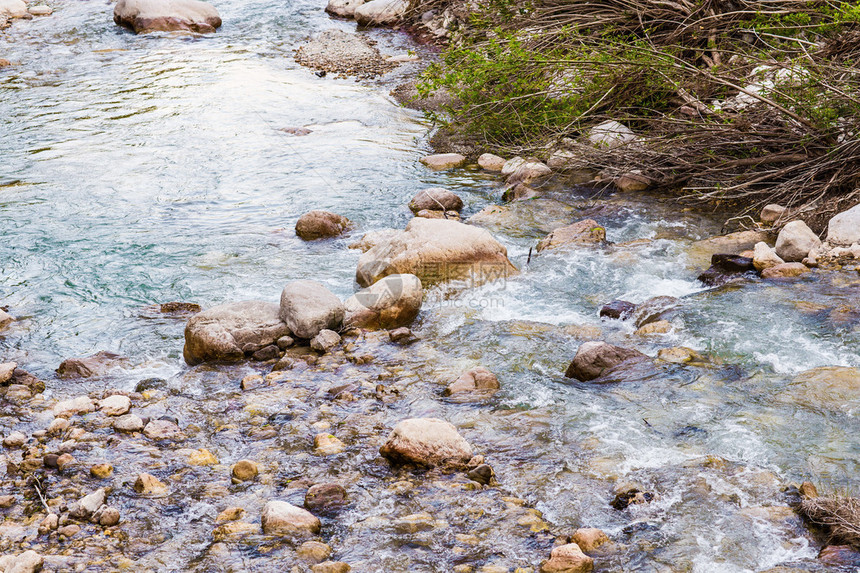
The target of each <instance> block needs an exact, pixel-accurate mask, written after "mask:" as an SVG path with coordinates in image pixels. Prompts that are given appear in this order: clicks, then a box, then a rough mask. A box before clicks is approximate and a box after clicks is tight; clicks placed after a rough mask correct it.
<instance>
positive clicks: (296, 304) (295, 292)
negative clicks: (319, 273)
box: [280, 280, 344, 339]
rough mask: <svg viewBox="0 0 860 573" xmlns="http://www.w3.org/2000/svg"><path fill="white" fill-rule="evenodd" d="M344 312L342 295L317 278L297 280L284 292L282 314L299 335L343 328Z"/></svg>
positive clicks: (311, 334)
mask: <svg viewBox="0 0 860 573" xmlns="http://www.w3.org/2000/svg"><path fill="white" fill-rule="evenodd" d="M343 313H344V311H343V305H342V304H341V302H340V299H339V298H337V297H336V296H335V295H334V294H332V293H331V291H329V290H328V289H327V288H326V287H325V285H323V284H322V283H319V282H317V281H310V280H300V281H294V282H291V283H289V284H288V285H287V286H286V287H284V290H283V292H281V310H280V317H281V319H282V320H283V321H284V322H285V323H286V324H287V326H288V327H289V329H290V330H291V331H292V332H293V333H294V334H295V335H296V336H298V337H299V338H307V339H311V338H313V337H315V336H316V335H317V334H319V333H320V331H321V330H323V329H327V330H334V331H337V330H340V328H341V325H342V323H343Z"/></svg>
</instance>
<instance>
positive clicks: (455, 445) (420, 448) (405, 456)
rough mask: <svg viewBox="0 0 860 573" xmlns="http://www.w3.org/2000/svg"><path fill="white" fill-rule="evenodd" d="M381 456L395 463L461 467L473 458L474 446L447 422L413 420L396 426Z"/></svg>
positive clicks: (426, 419)
mask: <svg viewBox="0 0 860 573" xmlns="http://www.w3.org/2000/svg"><path fill="white" fill-rule="evenodd" d="M379 453H380V454H382V456H383V457H385V458H388V460H389V461H391V462H394V463H414V464H419V465H425V466H437V465H460V464H465V463H467V462H468V461H469V460H470V459H471V458H472V446H470V445H469V442H467V441H466V440H465V439H463V437H462V436H461V435H460V434H459V433H458V432H457V428H455V427H454V426H453V425H452V424H450V423H448V422H446V421H444V420H439V419H437V418H410V419H407V420H403V421H401V422H400V423H398V424H397V425H396V426H395V427H394V430H393V431H392V432H391V434H390V435H389V436H388V440H387V441H386V442H385V444H384V445H383V446H382V447H381V448H380V449H379Z"/></svg>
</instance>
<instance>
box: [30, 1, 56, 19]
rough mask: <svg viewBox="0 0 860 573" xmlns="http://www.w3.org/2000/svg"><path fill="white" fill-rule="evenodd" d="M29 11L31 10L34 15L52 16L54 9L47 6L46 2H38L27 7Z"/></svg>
mask: <svg viewBox="0 0 860 573" xmlns="http://www.w3.org/2000/svg"><path fill="white" fill-rule="evenodd" d="M27 11H28V12H30V14H32V15H33V16H50V15H51V14H53V13H54V10H53V9H52V8H51V7H50V6H46V5H44V4H37V5H36V6H30V7H29V8H27Z"/></svg>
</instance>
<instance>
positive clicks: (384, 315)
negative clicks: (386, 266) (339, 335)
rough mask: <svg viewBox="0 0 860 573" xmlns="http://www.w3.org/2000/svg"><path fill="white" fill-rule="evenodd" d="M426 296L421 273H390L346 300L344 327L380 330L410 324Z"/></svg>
mask: <svg viewBox="0 0 860 573" xmlns="http://www.w3.org/2000/svg"><path fill="white" fill-rule="evenodd" d="M423 298H424V289H423V288H422V286H421V279H419V278H418V277H417V276H415V275H412V274H394V275H388V276H387V277H384V278H382V279H380V280H378V281H377V282H375V283H374V284H372V285H371V286H369V287H367V288H365V289H362V290H360V291H359V292H357V293H355V294H354V295H352V296H351V297H349V298H348V299H347V300H346V302H345V303H344V308H345V311H346V312H345V316H344V320H343V324H344V327H345V328H367V329H373V330H376V329H396V328H398V327H402V326H406V325H407V324H410V323H412V321H413V320H415V317H417V316H418V312H419V311H420V310H421V302H422V300H423Z"/></svg>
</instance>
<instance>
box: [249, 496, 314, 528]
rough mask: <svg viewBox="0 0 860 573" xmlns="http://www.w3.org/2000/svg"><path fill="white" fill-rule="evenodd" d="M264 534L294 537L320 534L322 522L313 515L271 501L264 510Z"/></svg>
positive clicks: (300, 509) (284, 503)
mask: <svg viewBox="0 0 860 573" xmlns="http://www.w3.org/2000/svg"><path fill="white" fill-rule="evenodd" d="M262 523H263V533H266V534H268V535H294V534H308V533H319V530H320V527H321V523H320V520H319V519H318V518H317V517H315V516H314V515H313V514H312V513H310V512H308V511H306V510H304V509H302V508H300V507H296V506H294V505H292V504H291V503H287V502H286V501H269V502H267V503H266V506H265V507H264V508H263V516H262Z"/></svg>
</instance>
